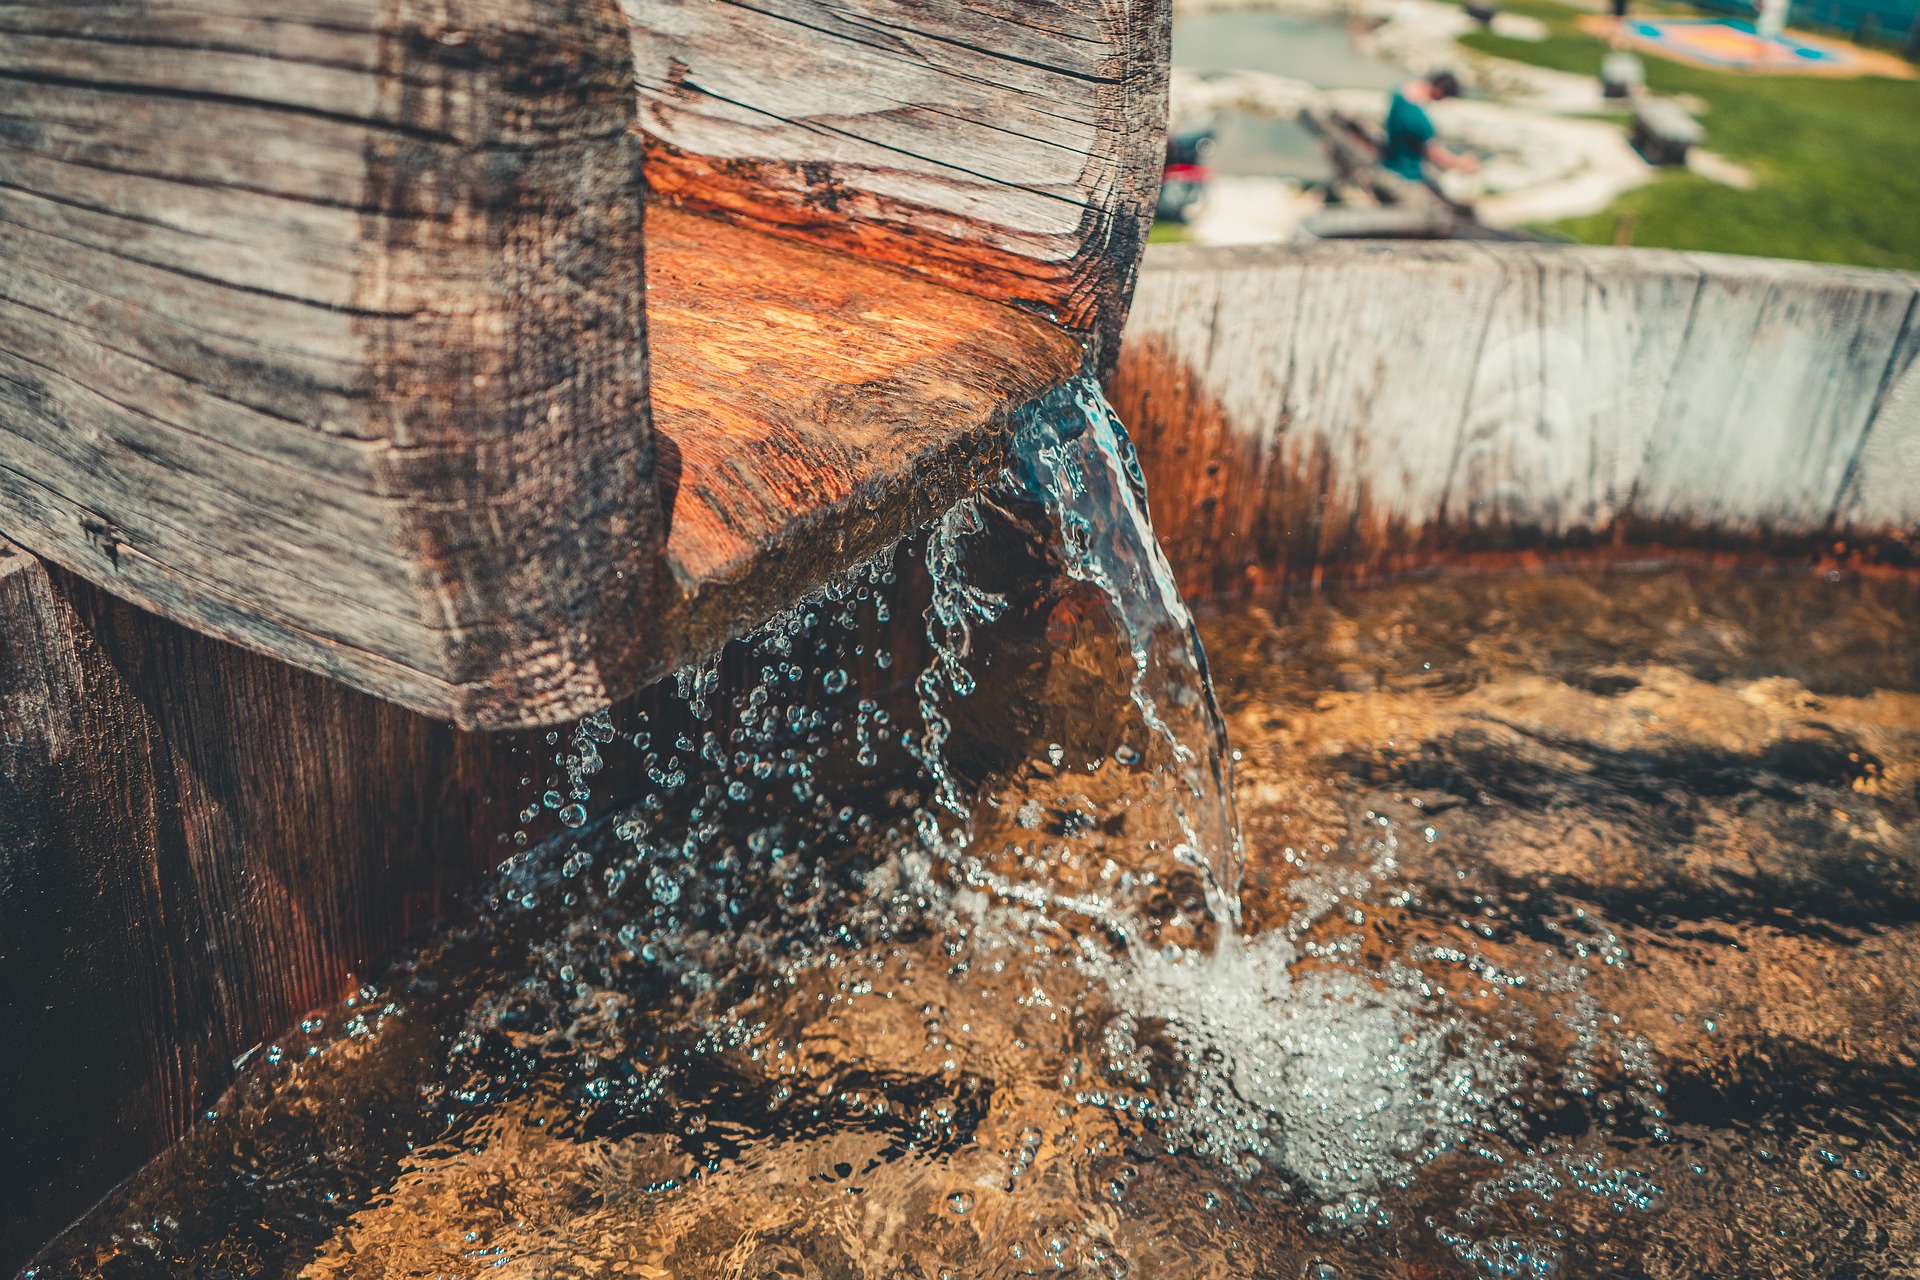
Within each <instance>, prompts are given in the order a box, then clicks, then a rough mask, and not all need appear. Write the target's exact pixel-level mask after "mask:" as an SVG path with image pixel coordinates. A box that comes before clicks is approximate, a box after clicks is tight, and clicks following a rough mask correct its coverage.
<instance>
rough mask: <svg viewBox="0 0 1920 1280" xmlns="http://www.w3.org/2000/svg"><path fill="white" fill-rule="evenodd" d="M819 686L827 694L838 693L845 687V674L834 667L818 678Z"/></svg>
mask: <svg viewBox="0 0 1920 1280" xmlns="http://www.w3.org/2000/svg"><path fill="white" fill-rule="evenodd" d="M820 686H821V688H823V689H825V690H826V691H827V692H828V693H840V692H843V691H844V690H845V689H846V687H847V673H846V672H844V671H842V670H840V668H838V667H835V668H834V669H833V670H832V671H829V672H827V674H826V675H824V676H821V677H820Z"/></svg>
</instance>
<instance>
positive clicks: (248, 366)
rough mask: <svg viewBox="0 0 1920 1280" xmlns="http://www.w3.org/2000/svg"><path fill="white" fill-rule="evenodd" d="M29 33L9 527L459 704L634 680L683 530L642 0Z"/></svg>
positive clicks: (171, 9)
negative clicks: (662, 568) (653, 302)
mask: <svg viewBox="0 0 1920 1280" xmlns="http://www.w3.org/2000/svg"><path fill="white" fill-rule="evenodd" d="M4 22H5V24H6V27H7V30H6V31H5V34H4V38H0V78H4V79H5V80H6V83H7V101H6V107H5V116H6V119H7V121H8V127H6V128H4V129H0V263H3V264H4V265H3V266H0V462H4V464H5V465H4V466H0V528H4V529H5V530H6V532H7V533H9V534H10V535H12V536H13V537H14V538H15V539H16V540H18V541H19V542H21V543H22V544H24V545H25V546H27V547H29V548H30V549H32V550H34V551H36V552H38V553H40V554H42V555H45V556H47V557H48V558H49V559H52V560H55V561H57V562H59V563H60V564H63V565H65V566H67V567H68V568H70V569H72V570H73V571H74V572H76V573H79V574H81V575H83V576H85V577H87V578H89V579H91V580H93V581H96V582H98V583H100V584H102V585H103V586H106V587H107V588H108V589H109V590H111V591H113V592H114V593H116V594H118V595H120V596H122V597H124V598H126V599H129V600H133V601H136V602H138V603H140V604H142V605H144V606H146V607H147V608H150V609H153V610H155V611H157V612H160V613H163V614H166V615H168V616H170V617H173V618H176V619H178V620H179V621H182V622H185V623H186V624H188V625H189V626H193V627H197V628H199V629H201V630H204V631H208V632H210V633H212V634H214V635H218V636H222V637H225V638H227V639H231V640H234V641H236V642H238V643H240V644H244V645H247V646H249V647H251V648H255V649H258V650H260V651H262V652H266V653H270V654H274V655H275V656H278V657H281V658H283V659H286V660H287V661H291V662H294V663H297V664H299V665H301V666H304V667H307V668H308V669H310V670H314V671H319V672H322V673H324V674H327V675H330V676H334V677H336V678H339V679H342V680H345V681H347V682H349V683H352V684H355V685H357V686H359V687H361V688H367V689H374V690H377V691H378V692H380V693H381V694H382V695H383V696H386V697H389V698H392V699H394V700H396V701H399V702H401V703H403V704H405V705H408V706H411V707H415V708H418V709H421V710H425V711H430V712H432V713H434V714H436V715H441V716H444V717H447V718H451V719H455V720H458V721H460V722H461V723H463V724H491V723H524V722H530V721H540V720H551V719H556V718H560V717H564V716H569V715H573V714H577V713H579V712H581V711H584V710H587V709H589V708H591V707H594V706H598V705H604V704H605V702H606V701H607V700H608V699H609V697H610V696H612V692H613V691H612V690H611V689H610V681H609V673H610V672H618V671H620V670H621V669H622V668H623V667H624V666H625V665H626V664H627V663H628V662H629V661H630V658H631V655H630V654H629V653H627V652H625V650H626V649H629V648H632V647H633V646H635V645H636V644H637V642H638V641H639V639H640V638H641V637H643V636H644V634H645V626H646V621H647V619H648V617H649V616H650V614H651V612H652V610H653V609H654V607H655V603H656V602H655V596H656V593H657V587H658V582H657V579H658V552H659V546H660V542H661V538H662V536H663V529H662V525H661V519H660V508H659V503H658V501H657V499H656V497H655V495H654V493H653V453H652V439H651V435H650V433H649V430H648V426H647V384H646V353H645V345H644V333H643V313H642V303H641V295H642V285H643V276H642V263H641V218H642V190H643V188H642V175H641V160H640V150H639V143H638V140H637V139H635V138H634V137H632V136H631V135H630V134H629V133H628V132H627V126H628V125H629V124H630V123H631V120H632V115H633V108H632V99H631V96H630V89H629V85H630V79H631V59H630V57H629V55H628V53H627V35H626V25H625V22H624V20H623V19H622V18H621V16H620V14H619V12H618V10H617V9H616V8H614V7H613V4H612V0H526V2H525V3H515V4H493V3H483V2H482V0H454V3H451V4H434V5H428V4H424V3H414V2H412V0H402V2H401V3H396V4H376V3H373V2H372V0H296V2H295V3H294V4H292V5H290V6H278V7H276V8H275V9H274V11H273V13H272V14H271V15H267V14H265V13H256V12H253V11H249V10H245V9H223V8H221V7H219V6H217V5H208V6H201V7H195V6H171V5H168V6H155V5H148V4H143V3H137V2H135V0H126V2H124V3H120V2H116V3H111V4H108V5H105V6H89V7H85V8H76V7H71V6H65V5H57V4H46V3H39V4H35V3H29V4H27V5H24V6H15V7H14V8H12V9H10V10H9V11H8V13H7V16H6V18H5V19H4Z"/></svg>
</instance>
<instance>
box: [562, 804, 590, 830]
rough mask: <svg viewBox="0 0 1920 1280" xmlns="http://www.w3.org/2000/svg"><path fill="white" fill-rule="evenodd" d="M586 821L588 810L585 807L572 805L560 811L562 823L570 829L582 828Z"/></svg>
mask: <svg viewBox="0 0 1920 1280" xmlns="http://www.w3.org/2000/svg"><path fill="white" fill-rule="evenodd" d="M586 820H587V810H586V807H585V806H584V805H578V804H570V805H568V806H567V807H566V808H564V809H562V810H561V811H560V821H562V822H564V823H566V824H567V825H568V826H569V827H577V826H581V825H582V824H584V823H585V822H586Z"/></svg>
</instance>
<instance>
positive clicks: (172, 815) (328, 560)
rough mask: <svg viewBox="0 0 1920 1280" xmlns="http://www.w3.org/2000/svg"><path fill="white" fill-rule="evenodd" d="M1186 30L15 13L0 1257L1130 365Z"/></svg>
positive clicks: (438, 13) (1067, 21)
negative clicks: (1077, 395)
mask: <svg viewBox="0 0 1920 1280" xmlns="http://www.w3.org/2000/svg"><path fill="white" fill-rule="evenodd" d="M1168 24H1169V18H1168V6H1167V3H1166V0H1048V2H1046V3H1039V2H1037V0H995V2H990V3H985V4H979V3H971V2H967V0H850V2H842V3H835V4H826V3H822V2H820V0H774V2H773V3H768V4H757V5H753V6H749V5H746V4H743V3H735V2H733V0H634V2H633V3H631V4H630V5H629V6H628V7H627V8H626V9H625V10H622V9H621V8H620V7H618V6H616V5H615V4H614V3H612V2H611V0H451V3H436V4H432V5H426V4H412V3H404V2H403V3H380V4H375V3H370V2H368V0H292V3H290V4H281V5H276V6H272V7H271V8H270V9H263V8H261V7H259V6H254V5H246V4H235V3H232V2H231V0H104V2H100V3H83V4H82V3H65V2H49V0H26V2H25V3H20V4H12V5H7V6H0V83H4V87H5V92H4V94H0V535H3V537H0V699H3V701H0V973H3V974H4V975H5V977H6V979H7V981H6V983H5V984H4V985H5V995H4V996H0V1010H4V1014H5V1018H6V1021H7V1025H8V1028H9V1032H10V1036H9V1042H8V1045H7V1046H6V1047H5V1048H4V1049H0V1096H3V1097H4V1098H5V1099H6V1101H5V1102H0V1150H4V1151H5V1152H7V1156H8V1158H7V1159H6V1160H5V1161H0V1264H6V1265H11V1263H12V1262H13V1261H16V1260H18V1259H20V1258H22V1257H24V1256H25V1253H26V1251H27V1249H28V1248H30V1247H31V1246H32V1245H33V1244H35V1243H37V1242H39V1241H40V1240H42V1239H44V1238H46V1237H47V1236H48V1235H49V1234H50V1233H51V1232H52V1231H53V1230H55V1229H57V1228H58V1227H59V1226H60V1225H61V1224H62V1223H63V1222H65V1221H66V1220H68V1219H69V1218H71V1217H72V1216H73V1215H74V1214H75V1213H76V1212H78V1211H79V1210H80V1209H81V1208H83V1207H84V1206H85V1205H86V1204H87V1203H89V1202H90V1201H91V1200H92V1199H94V1198H95V1197H97V1196H98V1195H99V1194H100V1193H101V1192H102V1191H104V1190H105V1189H106V1188H107V1187H108V1186H110V1185H111V1184H112V1183H113V1182H115V1181H116V1180H118V1179H119V1178H120V1177H122V1176H124V1175H125V1174H126V1173H128V1172H130V1171H131V1170H132V1169H133V1168H134V1167H136V1166H137V1165H138V1163H140V1162H141V1161H142V1160H144V1159H146V1158H147V1157H149V1156H151V1155H152V1154H154V1153H155V1152H156V1151H158V1150H160V1149H161V1148H162V1147H163V1146H164V1145H165V1144H166V1143H167V1142H169V1141H171V1140H172V1138H174V1137H175V1136H177V1135H178V1134H179V1133H180V1132H181V1131H182V1129H183V1128H184V1126H185V1125H186V1124H188V1123H189V1122H190V1120H191V1118H192V1117H193V1116H194V1115H195V1114H196V1113H197V1112H198V1110H199V1109H200V1108H201V1107H203V1106H205V1105H206V1103H207V1102H208V1101H209V1100H210V1099H211V1098H212V1097H213V1096H215V1095H216V1094H217V1093H218V1092H219V1091H220V1089H221V1088H223V1087H224V1086H225V1084H226V1082H227V1081H228V1080H230V1079H231V1078H232V1074H233V1071H234V1069H235V1067H234V1059H235V1058H237V1057H239V1056H240V1055H243V1054H244V1053H245V1052H246V1051H247V1050H248V1049H249V1048H250V1047H251V1046H253V1045H256V1044H257V1043H259V1041H260V1040H261V1039H263V1038H266V1037H270V1036H271V1035H273V1034H275V1033H276V1032H277V1031H278V1030H279V1029H281V1028H283V1027H284V1026H286V1025H287V1024H288V1023H289V1022H290V1021H292V1020H293V1019H296V1018H298V1017H299V1016H300V1014H301V1013H302V1012H303V1011H304V1010H306V1009H308V1008H311V1007H313V1006H314V1005H316V1004H318V1003H321V1002H324V1001H327V1000H331V999H334V998H336V997H338V996H339V995H340V994H342V992H343V990H344V989H345V987H346V984H348V983H349V982H351V981H352V980H353V976H354V975H356V974H368V973H373V972H378V970H379V969H380V968H381V967H382V966H383V965H384V964H385V963H386V962H387V961H388V960H389V959H390V958H391V957H392V955H393V954H395V951H396V948H398V947H399V946H400V945H401V944H402V943H403V941H404V940H406V939H407V938H408V937H410V936H415V935H417V934H418V932H419V930H420V929H421V928H422V927H424V925H425V924H427V923H428V922H430V921H431V920H432V919H433V918H434V917H435V916H436V915H437V914H438V913H439V912H440V911H441V910H443V909H444V907H445V906H446V905H447V904H448V903H449V902H450V901H451V900H452V899H453V897H454V896H456V895H457V894H459V893H460V892H462V891H464V890H465V889H466V888H467V887H469V886H470V885H471V884H472V882H473V880H474V878H475V877H476V876H477V875H478V874H479V873H480V872H481V871H482V870H484V869H485V868H486V867H488V866H490V865H491V864H492V863H493V862H495V861H497V860H498V858H499V856H500V853H499V849H498V846H497V845H496V844H495V837H497V836H499V835H500V834H502V833H504V832H505V831H507V830H509V829H510V828H511V826H512V812H513V807H514V805H515V804H516V803H518V802H520V801H522V800H523V799H524V792H523V789H522V787H521V785H520V783H521V780H522V778H523V776H529V775H537V774H539V773H540V772H541V771H542V766H543V765H544V764H545V762H546V760H548V759H550V757H551V755H552V753H553V748H552V747H550V746H546V745H545V744H544V743H542V742H541V741H540V738H541V737H543V736H544V735H536V734H534V733H532V732H526V731H527V730H532V729H537V728H539V727H543V726H546V725H551V724H556V723H560V722H563V721H567V720H570V719H572V718H574V717H577V716H579V715H581V714H582V713H585V712H589V711H592V710H594V709H596V708H600V707H605V706H607V705H609V704H610V703H613V702H615V701H616V700H618V699H621V698H623V697H625V696H627V695H629V694H630V693H632V692H633V691H634V690H636V689H639V688H642V687H643V686H645V685H646V684H647V683H648V682H649V681H651V680H653V679H655V678H657V677H658V676H659V675H661V674H662V673H663V672H665V671H667V670H670V669H672V668H673V667H674V666H676V665H678V664H680V663H682V662H684V661H686V660H688V659H690V658H694V657H698V656H701V655H703V654H705V653H708V652H711V651H713V650H715V649H717V648H718V647H719V646H720V645H721V644H722V643H724V641H725V640H726V639H727V638H728V637H729V636H731V635H734V634H737V633H738V632H740V631H741V630H743V629H746V628H749V627H751V626H753V625H755V624H757V623H758V622H760V621H761V620H763V619H764V618H766V617H768V616H770V615H771V614H772V613H774V612H776V611H777V610H779V609H781V608H783V607H785V606H787V605H788V604H791V603H792V602H793V601H794V600H795V599H797V598H798V597H800V596H802V595H804V594H805V593H806V592H807V591H808V590H810V589H811V588H813V587H814V586H816V585H818V584H819V583H821V582H822V581H824V580H826V579H827V578H829V577H830V576H832V575H833V574H834V573H835V572H836V571H838V570H840V569H842V568H843V567H845V566H847V565H850V564H852V563H855V562H857V561H859V560H861V559H863V558H865V557H866V556H867V555H869V554H871V553H872V552H874V551H876V550H878V549H880V548H881V547H884V546H885V545H887V544H888V543H889V542H890V541H892V540H893V539H894V538H896V537H898V536H899V535H901V534H902V533H905V532H907V531H909V530H911V529H913V528H915V527H916V526H918V525H919V524H921V523H922V522H924V521H925V520H926V519H928V518H929V517H931V516H932V515H934V514H936V513H937V512H938V511H940V510H941V509H943V508H944V507H945V506H947V505H948V504H950V503H951V502H952V501H953V500H955V499H956V498H957V497H959V496H960V495H962V494H964V493H966V492H968V491H969V490H970V489H971V488H972V487H974V486H976V485H978V484H979V483H980V482H981V481H982V480H983V479H984V478H985V477H986V476H988V475H990V474H991V473H993V472H994V471H995V470H997V468H998V466H999V464H1000V460H1001V453H1000V451H1001V449H1002V447H1003V442H1004V436H1005V428H1006V427H1007V426H1008V424H1009V422H1010V420H1011V419H1012V417H1013V415H1014V414H1016V413H1017V412H1018V411H1019V410H1020V408H1021V407H1022V406H1023V405H1025V404H1027V403H1028V402H1030V401H1032V400H1033V399H1035V398H1036V397H1038V396H1040V395H1041V394H1043V393H1045V392H1046V391H1048V390H1050V389H1052V388H1053V387H1056V386H1058V385H1059V384H1060V383H1061V382H1063V381H1064V380H1066V379H1067V378H1069V377H1071V376H1073V375H1075V374H1076V373H1077V372H1079V371H1080V370H1081V369H1082V368H1083V367H1086V366H1087V365H1089V364H1092V365H1095V366H1099V365H1101V364H1103V363H1106V362H1110V360H1111V358H1112V354H1113V348H1114V344H1115V342H1116V336H1117V333H1118V329H1119V326H1120V323H1121V321H1122V319H1123V318H1124V315H1125V311H1126V307H1127V302H1128V297H1129V295H1130V292H1131V288H1132V282H1133V276H1134V271H1135V266H1136V263H1137V259H1138V255H1139V251H1140V248H1141V246H1142V244H1143V243H1144V240H1145V236H1146V231H1147V227H1148V225H1149V220H1150V218H1151V210H1152V207H1153V201H1154V196H1155V193H1156V190H1157V187H1158V182H1159V169H1160V159H1161V146H1162V141H1161V139H1162V133H1163V126H1164V114H1165V82H1166V58H1167V48H1168ZM482 730H487V731H498V730H504V731H515V732H500V733H491V734H490V733H483V732H479V731H482ZM54 1046H57V1051H56V1050H55V1049H54Z"/></svg>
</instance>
